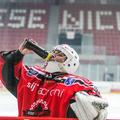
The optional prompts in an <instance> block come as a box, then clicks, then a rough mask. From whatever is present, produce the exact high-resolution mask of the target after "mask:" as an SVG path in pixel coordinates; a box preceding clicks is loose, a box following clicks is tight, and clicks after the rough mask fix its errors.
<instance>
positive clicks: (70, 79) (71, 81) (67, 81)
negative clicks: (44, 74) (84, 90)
mask: <svg viewBox="0 0 120 120" xmlns="http://www.w3.org/2000/svg"><path fill="white" fill-rule="evenodd" d="M74 82H75V79H73V78H67V79H66V80H65V81H64V84H65V85H67V86H70V85H72V84H73V83H74Z"/></svg>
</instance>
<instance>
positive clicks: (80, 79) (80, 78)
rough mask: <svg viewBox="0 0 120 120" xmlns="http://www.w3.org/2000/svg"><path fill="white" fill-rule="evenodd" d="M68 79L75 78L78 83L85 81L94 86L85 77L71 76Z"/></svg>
mask: <svg viewBox="0 0 120 120" xmlns="http://www.w3.org/2000/svg"><path fill="white" fill-rule="evenodd" d="M68 77H69V78H74V79H75V80H77V81H84V82H86V83H88V84H92V81H91V80H89V79H88V78H86V77H84V76H80V75H74V74H69V75H68Z"/></svg>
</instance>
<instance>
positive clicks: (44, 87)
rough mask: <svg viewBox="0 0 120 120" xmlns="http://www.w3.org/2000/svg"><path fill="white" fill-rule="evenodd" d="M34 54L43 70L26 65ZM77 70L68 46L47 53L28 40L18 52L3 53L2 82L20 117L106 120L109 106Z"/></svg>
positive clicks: (0, 54)
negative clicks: (12, 96) (41, 59)
mask: <svg viewBox="0 0 120 120" xmlns="http://www.w3.org/2000/svg"><path fill="white" fill-rule="evenodd" d="M31 51H32V52H35V53H36V54H38V55H39V56H40V57H41V58H43V60H44V61H45V64H44V67H41V66H38V65H35V66H27V65H25V63H24V61H23V59H24V56H25V55H26V54H29V53H30V52H31ZM33 59H34V58H33ZM78 66H79V56H78V54H77V53H76V51H75V50H74V49H73V48H71V47H70V46H69V45H66V44H62V45H57V46H55V47H54V48H52V49H51V51H50V52H48V51H46V50H44V49H43V48H41V47H40V46H39V45H38V43H36V42H35V41H33V40H30V39H25V40H24V41H23V43H22V44H20V46H19V48H18V49H16V50H13V51H1V52H0V80H1V81H2V83H3V84H4V86H5V87H6V88H7V89H8V90H9V91H10V92H11V93H12V94H13V95H14V96H15V97H16V98H17V100H18V110H19V113H18V115H19V116H31V117H32V116H34V117H35V116H36V117H41V116H42V117H43V116H44V117H45V116H46V117H61V118H76V119H79V120H105V119H106V117H107V107H108V103H107V101H106V100H105V99H103V98H102V96H101V95H100V92H99V91H98V89H97V88H96V87H95V86H94V85H93V83H92V81H90V80H88V79H86V78H84V77H81V76H78V75H75V72H76V70H77V68H78Z"/></svg>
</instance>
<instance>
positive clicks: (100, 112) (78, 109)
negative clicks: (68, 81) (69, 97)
mask: <svg viewBox="0 0 120 120" xmlns="http://www.w3.org/2000/svg"><path fill="white" fill-rule="evenodd" d="M75 100H76V102H74V103H72V104H70V106H71V108H72V109H73V111H74V113H75V114H76V116H77V117H78V119H79V120H105V119H106V117H107V109H106V108H107V107H108V103H107V101H106V100H104V99H102V98H98V97H96V96H91V95H88V94H86V93H85V94H84V93H82V92H77V93H76V94H75Z"/></svg>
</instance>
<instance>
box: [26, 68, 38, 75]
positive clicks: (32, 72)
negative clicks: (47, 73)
mask: <svg viewBox="0 0 120 120" xmlns="http://www.w3.org/2000/svg"><path fill="white" fill-rule="evenodd" d="M27 73H28V75H29V76H32V75H36V74H38V72H37V71H35V70H33V69H32V68H30V69H29V71H28V72H27Z"/></svg>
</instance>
